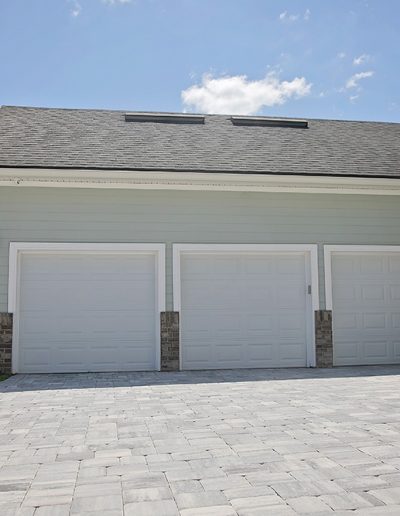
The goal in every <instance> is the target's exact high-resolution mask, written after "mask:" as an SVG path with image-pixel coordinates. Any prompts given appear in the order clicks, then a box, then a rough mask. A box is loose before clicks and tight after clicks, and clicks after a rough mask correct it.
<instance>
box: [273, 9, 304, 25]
mask: <svg viewBox="0 0 400 516" xmlns="http://www.w3.org/2000/svg"><path fill="white" fill-rule="evenodd" d="M310 16H311V11H310V9H306V10H305V11H304V14H303V15H301V14H289V13H288V12H287V11H283V12H282V13H281V14H280V15H279V20H280V21H281V22H295V21H297V20H300V18H303V20H305V21H308V20H309V19H310Z"/></svg>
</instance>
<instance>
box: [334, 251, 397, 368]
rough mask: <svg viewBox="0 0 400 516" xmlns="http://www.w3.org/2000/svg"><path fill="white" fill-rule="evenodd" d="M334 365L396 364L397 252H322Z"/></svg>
mask: <svg viewBox="0 0 400 516" xmlns="http://www.w3.org/2000/svg"><path fill="white" fill-rule="evenodd" d="M325 265H326V274H327V276H326V285H327V307H328V308H329V309H332V330H333V352H334V364H335V365H369V364H397V363H400V247H398V246H385V247H383V246H382V247H380V246H326V248H325Z"/></svg>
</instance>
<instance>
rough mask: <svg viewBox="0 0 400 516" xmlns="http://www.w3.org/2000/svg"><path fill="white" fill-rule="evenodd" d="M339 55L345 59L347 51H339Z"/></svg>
mask: <svg viewBox="0 0 400 516" xmlns="http://www.w3.org/2000/svg"><path fill="white" fill-rule="evenodd" d="M337 57H338V58H339V59H344V58H345V57H346V52H339V53H338V55H337Z"/></svg>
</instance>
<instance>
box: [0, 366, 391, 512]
mask: <svg viewBox="0 0 400 516" xmlns="http://www.w3.org/2000/svg"><path fill="white" fill-rule="evenodd" d="M0 402H1V405H0V410H1V412H0V437H1V438H0V464H1V467H0V515H1V516H5V515H8V514H20V515H24V516H28V515H32V514H34V515H35V516H43V515H49V516H62V515H69V514H88V515H89V514H91V515H92V516H93V515H94V514H95V513H96V514H100V515H102V516H114V515H115V516H117V515H121V514H125V515H126V516H131V515H132V516H141V515H151V516H153V515H154V516H167V515H168V516H169V515H175V514H181V515H182V516H195V515H196V516H200V515H204V516H230V515H236V514H238V515H243V516H244V515H246V516H249V515H273V516H280V515H295V514H315V515H325V514H326V515H328V514H332V513H333V512H335V514H340V515H342V514H343V515H344V514H352V515H354V514H361V515H366V516H367V515H380V514H396V515H399V514H400V433H399V432H400V367H395V366H393V367H368V368H367V367H365V368H337V369H333V370H311V369H290V370H243V371H214V372H186V373H183V372H182V373H129V374H126V373H107V374H106V373H105V374H74V375H30V376H29V375H20V376H16V377H14V378H11V379H9V380H7V381H6V382H3V383H1V384H0Z"/></svg>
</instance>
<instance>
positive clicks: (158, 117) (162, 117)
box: [125, 112, 204, 124]
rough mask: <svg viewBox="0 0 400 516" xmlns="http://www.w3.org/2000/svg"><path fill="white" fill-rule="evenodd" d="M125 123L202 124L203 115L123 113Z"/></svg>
mask: <svg viewBox="0 0 400 516" xmlns="http://www.w3.org/2000/svg"><path fill="white" fill-rule="evenodd" d="M125 122H159V123H165V124H204V115H192V114H186V113H144V112H138V113H125Z"/></svg>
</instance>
